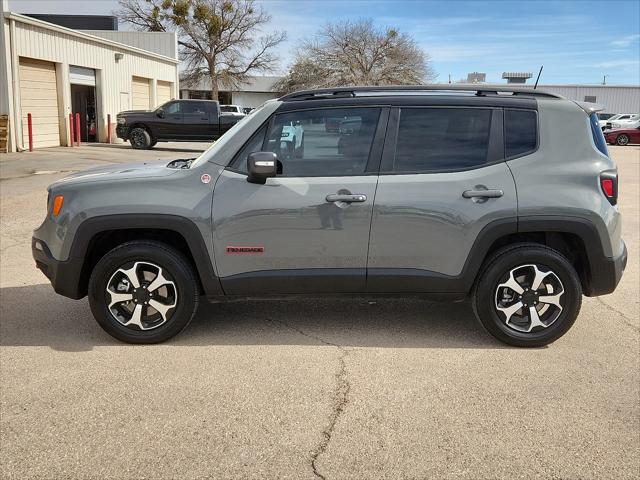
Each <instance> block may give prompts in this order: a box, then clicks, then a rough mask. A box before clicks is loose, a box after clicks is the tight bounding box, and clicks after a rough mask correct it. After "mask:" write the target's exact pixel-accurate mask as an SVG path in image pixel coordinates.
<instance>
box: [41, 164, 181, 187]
mask: <svg viewBox="0 0 640 480" xmlns="http://www.w3.org/2000/svg"><path fill="white" fill-rule="evenodd" d="M177 172H178V170H177V169H175V168H168V167H167V162H166V161H153V162H139V163H125V164H117V165H108V166H105V167H96V168H90V169H88V170H83V171H81V172H74V173H72V174H71V175H68V176H66V177H64V178H63V179H61V180H59V181H57V182H56V183H54V184H53V185H52V187H54V186H58V185H60V186H62V185H70V184H78V183H87V182H105V181H114V180H125V179H132V178H150V177H167V176H169V175H173V174H175V173H177Z"/></svg>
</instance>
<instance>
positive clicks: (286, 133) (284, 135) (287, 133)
mask: <svg viewBox="0 0 640 480" xmlns="http://www.w3.org/2000/svg"><path fill="white" fill-rule="evenodd" d="M289 135H290V133H289V132H282V136H281V137H282V138H284V137H288V136H289Z"/></svg>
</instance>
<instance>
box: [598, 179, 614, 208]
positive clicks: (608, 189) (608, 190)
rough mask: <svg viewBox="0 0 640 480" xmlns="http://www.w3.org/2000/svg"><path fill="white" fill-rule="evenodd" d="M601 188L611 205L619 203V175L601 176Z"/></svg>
mask: <svg viewBox="0 0 640 480" xmlns="http://www.w3.org/2000/svg"><path fill="white" fill-rule="evenodd" d="M600 188H601V189H602V193H604V196H605V197H607V200H609V203H610V204H611V205H615V204H616V203H618V174H617V173H613V172H602V173H601V174H600Z"/></svg>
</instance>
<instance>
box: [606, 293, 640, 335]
mask: <svg viewBox="0 0 640 480" xmlns="http://www.w3.org/2000/svg"><path fill="white" fill-rule="evenodd" d="M596 300H598V302H600V304H602V305H603V306H604V307H606V308H607V309H609V310H611V311H612V312H615V313H617V314H618V315H620V317H621V319H622V320H621V321H622V323H623V324H625V325H626V326H627V327H631V328H633V329H634V330H635V331H638V327H637V326H636V325H634V324H633V323H632V322H633V320H632V319H631V318H629V317H627V315H626V314H625V313H623V312H621V311H620V310H618V309H617V308H616V307H614V306H612V305H609V304H608V303H606V302H605V301H604V300H602V298H600V297H596Z"/></svg>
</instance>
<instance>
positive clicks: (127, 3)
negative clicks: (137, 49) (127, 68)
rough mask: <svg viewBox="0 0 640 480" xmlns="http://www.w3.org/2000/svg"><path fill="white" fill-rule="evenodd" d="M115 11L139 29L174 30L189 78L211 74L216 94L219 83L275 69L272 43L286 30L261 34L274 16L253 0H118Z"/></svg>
mask: <svg viewBox="0 0 640 480" xmlns="http://www.w3.org/2000/svg"><path fill="white" fill-rule="evenodd" d="M119 3H120V10H118V12H116V14H117V15H118V17H119V18H120V19H122V20H123V21H125V22H127V23H129V24H131V25H133V26H134V27H136V28H138V29H140V30H147V31H151V32H166V31H176V32H177V33H178V44H179V46H180V57H181V59H182V60H183V61H184V64H185V67H186V69H185V72H184V77H185V78H186V79H187V81H198V80H199V79H200V78H202V77H203V76H208V77H209V78H210V79H211V89H212V93H213V98H214V99H217V98H218V92H219V87H220V85H221V84H224V85H227V86H232V87H237V86H238V85H239V84H241V83H243V82H244V81H246V79H247V76H248V75H249V74H250V73H252V72H259V71H263V72H265V71H267V72H268V71H273V70H274V69H275V67H276V66H277V63H278V59H277V57H276V56H275V55H274V54H273V47H275V46H276V45H278V44H279V43H280V42H282V41H284V40H285V39H286V33H285V32H272V33H269V34H267V35H263V36H260V33H261V29H262V28H263V27H264V26H265V25H266V24H267V23H268V22H269V21H270V20H271V16H270V15H269V14H268V13H267V12H265V11H264V10H263V9H262V7H260V6H256V5H255V3H254V0H119Z"/></svg>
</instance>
